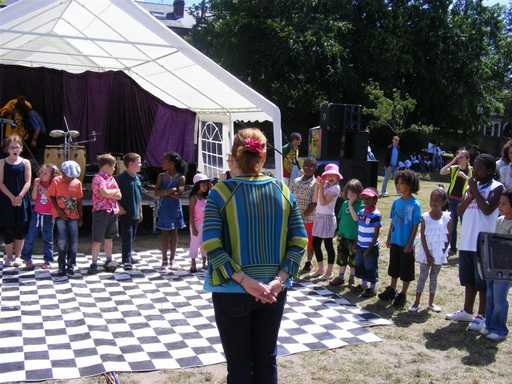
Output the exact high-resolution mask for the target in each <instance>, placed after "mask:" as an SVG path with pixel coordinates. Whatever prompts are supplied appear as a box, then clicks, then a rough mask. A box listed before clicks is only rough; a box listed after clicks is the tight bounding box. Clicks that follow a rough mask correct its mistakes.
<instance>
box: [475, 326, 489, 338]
mask: <svg viewBox="0 0 512 384" xmlns="http://www.w3.org/2000/svg"><path fill="white" fill-rule="evenodd" d="M478 332H480V334H481V335H483V336H487V335H488V334H490V333H491V332H489V330H488V329H487V327H483V328H480V331H478Z"/></svg>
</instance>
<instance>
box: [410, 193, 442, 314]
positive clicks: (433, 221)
mask: <svg viewBox="0 0 512 384" xmlns="http://www.w3.org/2000/svg"><path fill="white" fill-rule="evenodd" d="M447 203H448V194H447V193H446V191H445V190H444V189H442V188H437V189H434V190H433V191H432V192H431V193H430V212H425V213H424V214H423V215H422V217H421V227H420V240H421V241H420V242H419V244H418V245H417V246H416V261H417V262H418V263H419V265H420V276H419V277H418V284H417V287H416V301H415V302H414V304H412V305H411V307H410V308H409V312H412V313H416V312H418V310H419V308H420V301H421V294H422V293H423V289H424V288H425V283H426V282H427V278H429V276H430V281H429V297H428V309H429V310H430V311H433V312H441V307H439V306H438V305H436V304H434V297H435V295H436V289H437V278H438V276H439V271H440V270H441V266H442V265H443V264H445V263H446V262H447V252H448V248H449V244H450V229H451V228H450V227H451V225H452V221H451V214H450V212H449V211H443V208H444V207H445V206H446V204H447Z"/></svg>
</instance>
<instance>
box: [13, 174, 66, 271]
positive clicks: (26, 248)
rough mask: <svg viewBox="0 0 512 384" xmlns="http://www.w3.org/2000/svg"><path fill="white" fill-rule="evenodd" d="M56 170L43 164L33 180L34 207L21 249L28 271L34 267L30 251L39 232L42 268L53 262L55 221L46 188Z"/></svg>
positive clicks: (47, 188) (48, 186)
mask: <svg viewBox="0 0 512 384" xmlns="http://www.w3.org/2000/svg"><path fill="white" fill-rule="evenodd" d="M57 172H58V169H57V167H56V166H55V165H52V164H44V165H43V166H41V168H39V177H37V178H36V179H35V180H34V185H33V186H32V200H34V208H33V211H32V218H31V219H30V226H29V230H28V233H27V237H26V238H25V244H24V245H23V250H22V251H21V258H22V259H23V260H24V261H25V268H26V270H28V271H31V270H33V269H34V264H33V262H32V251H33V248H34V242H35V241H36V239H37V237H38V236H39V234H41V236H42V238H43V244H44V248H43V258H44V263H43V265H42V269H48V268H50V263H51V262H53V226H54V224H55V222H54V219H53V216H52V202H51V200H50V197H49V196H48V190H49V189H50V184H51V183H52V180H53V178H54V177H55V176H56V174H57Z"/></svg>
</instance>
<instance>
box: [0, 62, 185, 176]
mask: <svg viewBox="0 0 512 384" xmlns="http://www.w3.org/2000/svg"><path fill="white" fill-rule="evenodd" d="M16 95H24V96H25V97H26V98H27V99H28V100H29V101H30V102H31V103H32V105H33V107H34V109H36V110H37V111H38V112H39V113H40V114H41V116H42V117H43V119H44V121H45V123H46V126H47V129H48V130H49V131H50V130H52V129H64V119H63V116H66V119H67V121H68V124H69V128H70V129H74V130H77V131H79V132H80V138H79V139H78V140H86V139H88V138H89V137H90V135H91V133H92V131H95V132H96V134H97V140H96V142H95V143H88V144H86V147H87V157H88V160H89V161H92V162H94V161H95V159H96V156H97V155H98V154H99V153H104V152H119V153H126V152H137V153H140V154H142V155H143V156H144V155H145V160H147V161H148V163H149V164H150V165H155V166H158V165H159V164H160V163H161V160H162V156H163V153H165V152H166V151H171V150H172V151H176V152H178V153H180V154H181V155H182V156H183V158H184V159H186V160H188V161H192V162H195V152H194V124H195V113H194V112H192V111H189V110H186V109H180V108H177V107H174V106H170V105H168V104H165V103H164V102H162V101H161V100H160V99H158V98H156V97H155V96H153V95H152V94H150V93H149V92H147V91H145V90H144V89H143V88H141V87H140V86H139V85H138V84H137V83H136V82H135V81H134V80H133V79H131V78H130V77H129V76H127V75H126V74H125V73H124V72H120V71H119V72H113V71H108V72H101V73H96V72H84V73H81V74H71V73H68V72H65V71H57V70H54V69H48V68H28V67H21V66H13V65H0V103H2V105H3V104H4V103H5V102H7V101H8V100H10V99H11V98H13V97H15V96H16Z"/></svg>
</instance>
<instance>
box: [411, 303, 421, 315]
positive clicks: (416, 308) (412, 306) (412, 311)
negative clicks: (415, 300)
mask: <svg viewBox="0 0 512 384" xmlns="http://www.w3.org/2000/svg"><path fill="white" fill-rule="evenodd" d="M419 310H420V306H419V305H416V304H413V305H411V306H410V307H409V312H410V313H418V311H419Z"/></svg>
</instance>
